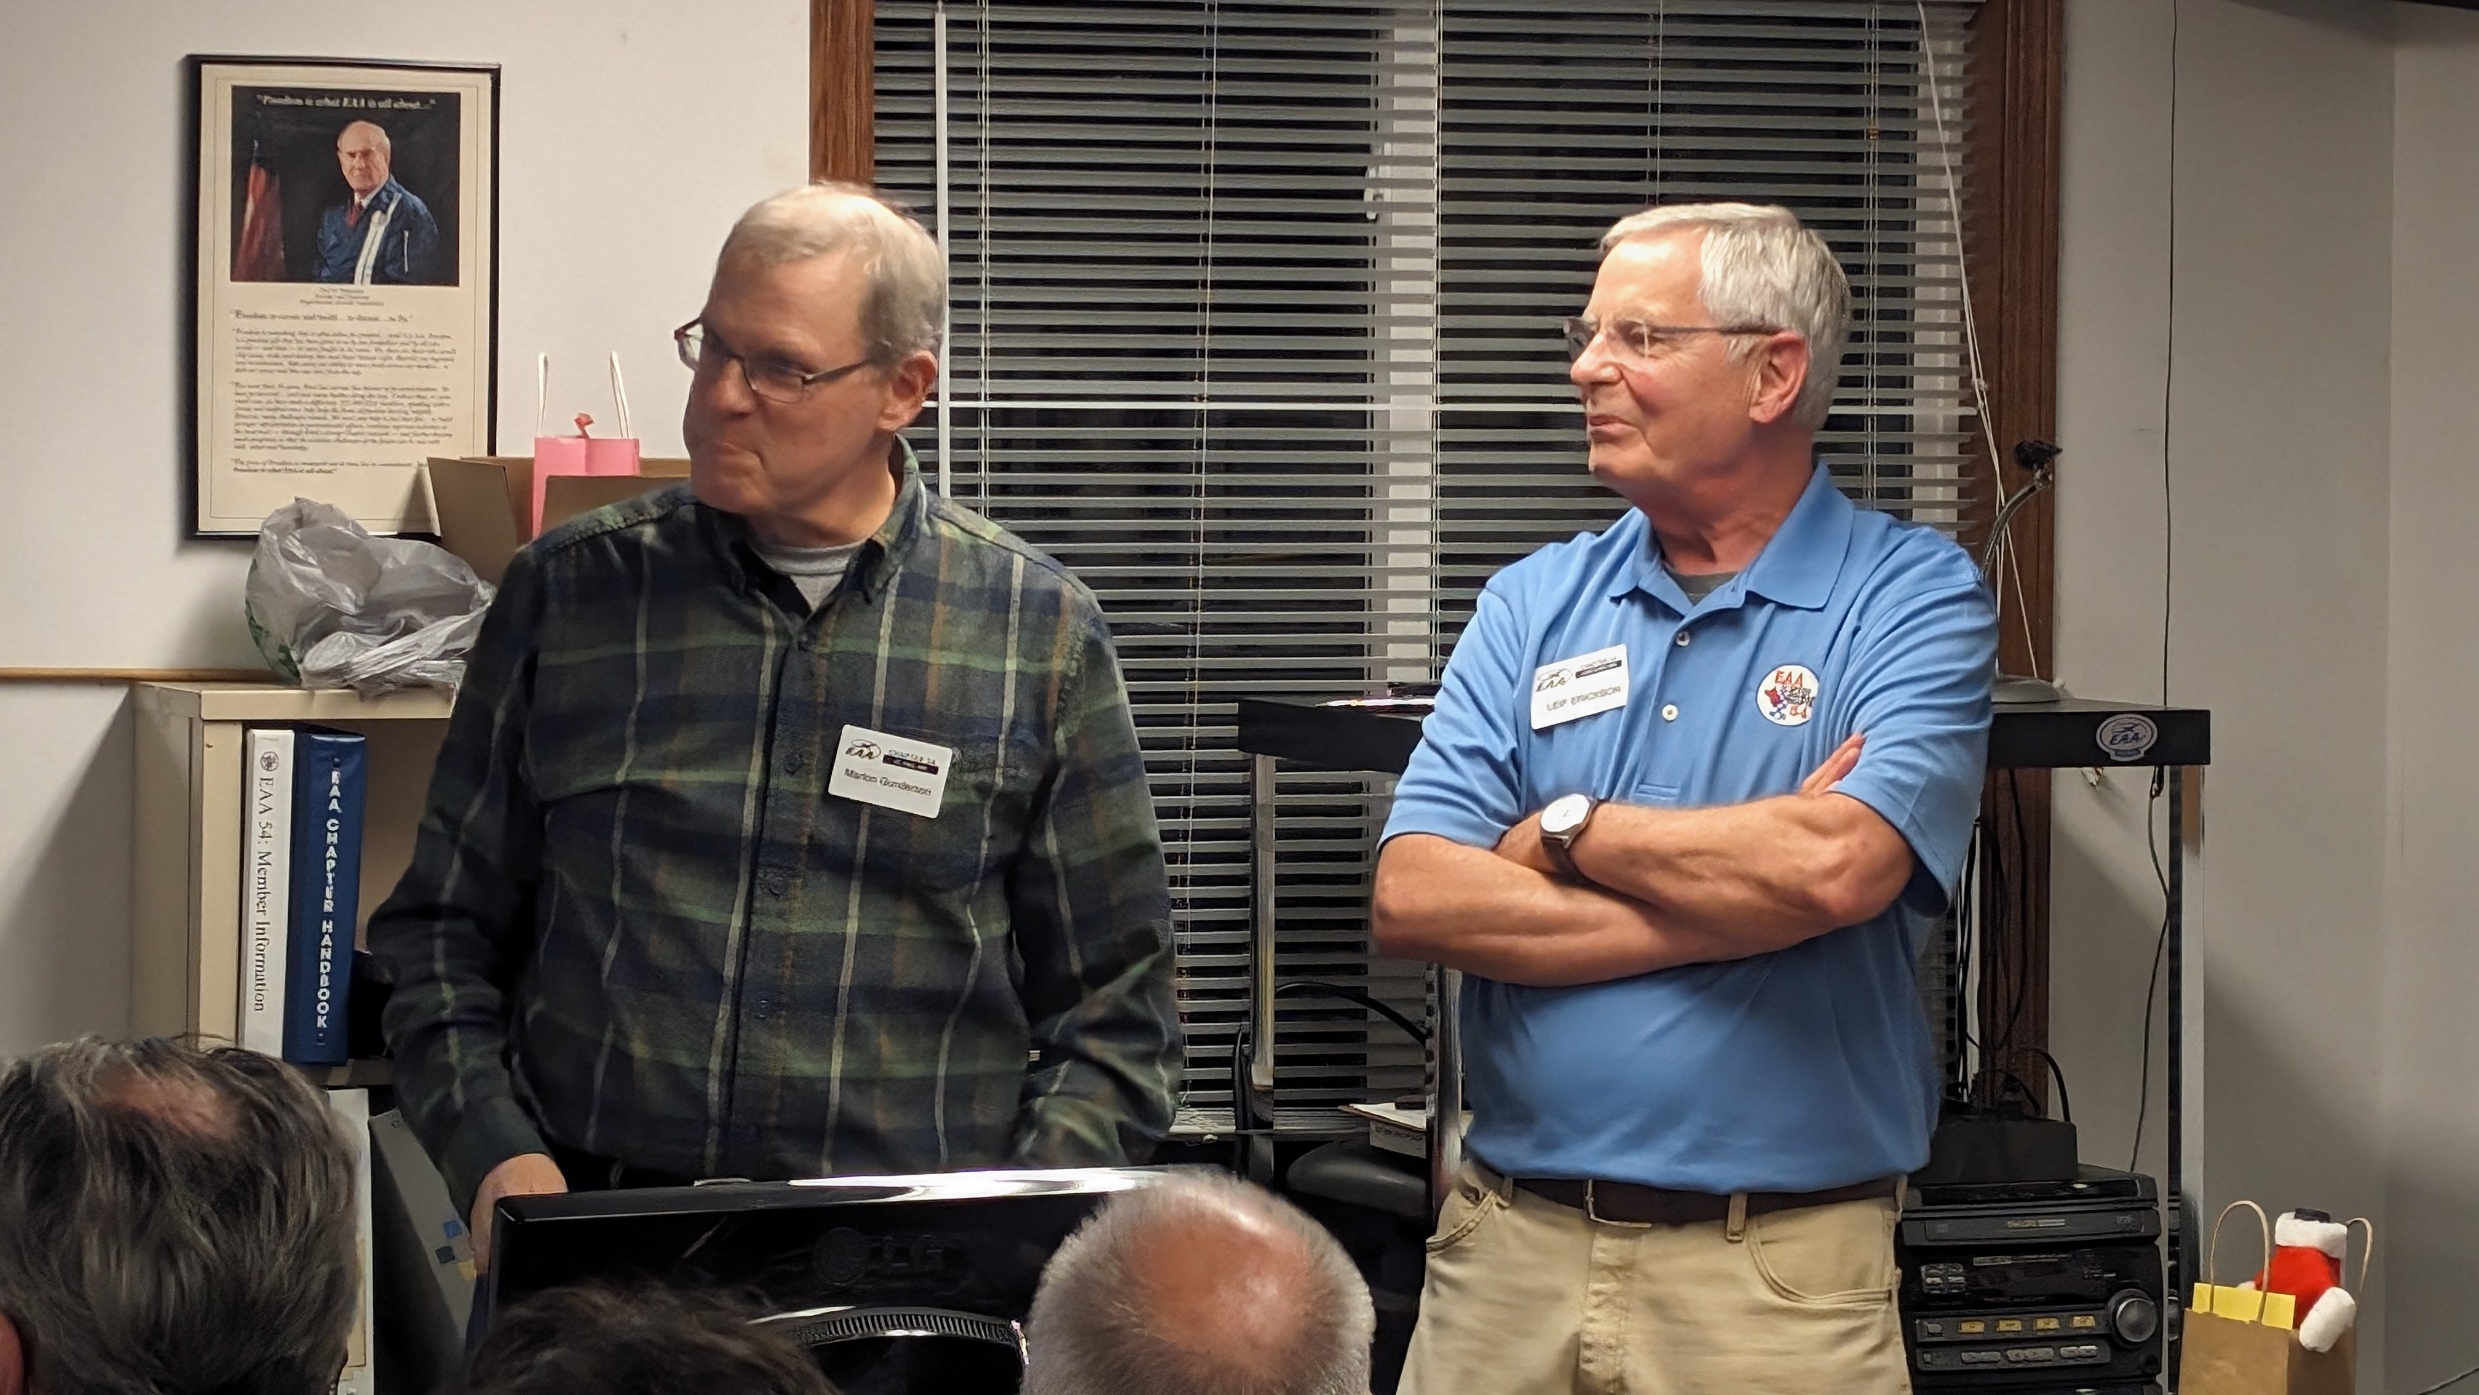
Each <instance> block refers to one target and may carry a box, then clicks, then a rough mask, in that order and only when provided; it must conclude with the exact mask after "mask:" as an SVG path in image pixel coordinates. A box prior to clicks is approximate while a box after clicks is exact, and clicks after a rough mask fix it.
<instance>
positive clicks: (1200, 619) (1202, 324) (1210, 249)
mask: <svg viewBox="0 0 2479 1395" xmlns="http://www.w3.org/2000/svg"><path fill="white" fill-rule="evenodd" d="M1221 78H1222V7H1221V6H1220V5H1219V4H1218V3H1214V0H1208V3H1207V4H1206V6H1205V121H1204V130H1203V132H1202V136H1203V145H1202V148H1201V149H1200V152H1199V153H1200V155H1201V157H1202V159H1201V162H1200V165H1199V168H1198V174H1199V175H1200V176H1201V177H1202V178H1203V180H1204V182H1205V240H1204V246H1203V248H1202V249H1201V253H1202V254H1201V256H1200V258H1199V266H1198V271H1197V280H1198V296H1199V305H1198V310H1197V388H1196V400H1197V415H1196V492H1195V493H1194V494H1193V495H1192V496H1191V498H1192V500H1193V504H1192V509H1191V513H1190V517H1191V519H1192V521H1193V523H1194V528H1195V531H1194V532H1193V533H1192V534H1191V535H1190V536H1191V537H1192V538H1193V539H1194V545H1193V546H1192V547H1191V549H1190V551H1189V553H1188V604H1189V605H1190V606H1191V607H1192V609H1191V610H1190V611H1189V614H1188V682H1187V685H1186V686H1187V690H1188V711H1189V713H1190V714H1191V718H1190V721H1189V723H1188V729H1187V732H1186V735H1185V737H1184V738H1183V740H1182V742H1181V745H1182V747H1183V748H1184V749H1185V751H1186V754H1187V780H1186V782H1185V784H1186V796H1185V803H1184V807H1185V809H1186V811H1187V813H1188V815H1189V818H1190V822H1188V824H1187V832H1186V833H1185V834H1184V835H1183V836H1184V838H1185V840H1186V842H1187V847H1186V848H1185V849H1183V851H1184V852H1185V853H1186V854H1187V855H1188V857H1189V858H1190V859H1191V861H1190V867H1191V869H1192V874H1193V868H1194V865H1195V864H1194V861H1193V859H1194V857H1195V855H1196V825H1195V823H1194V822H1193V819H1194V817H1195V814H1196V809H1197V767H1198V766H1199V765H1200V764H1202V763H1203V762H1204V758H1205V750H1204V745H1205V743H1204V729H1203V726H1202V724H1201V723H1199V722H1198V721H1196V720H1195V718H1194V715H1193V714H1195V713H1196V712H1197V711H1198V709H1199V708H1200V707H1201V706H1202V705H1203V704H1204V701H1205V492H1206V491H1205V469H1206V465H1207V462H1208V460H1209V459H1210V451H1211V447H1210V444H1209V441H1208V439H1207V438H1208V436H1209V434H1210V433H1211V431H1212V428H1213V414H1212V412H1211V410H1210V409H1211V407H1212V405H1213V400H1214V391H1213V385H1214V213H1215V208H1214V195H1215V192H1216V180H1215V178H1214V175H1215V160H1216V158H1217V152H1216V142H1215V137H1216V136H1217V135H1218V134H1219V131H1220V128H1219V126H1218V125H1217V123H1218V122H1219V121H1220V119H1221V115H1222V84H1221ZM1273 783H1274V789H1273V791H1272V797H1273V800H1274V803H1275V804H1276V806H1278V807H1279V805H1280V803H1281V796H1282V778H1281V776H1279V775H1276V776H1275V777H1274V782H1273ZM1250 856H1251V859H1252V861H1253V858H1254V853H1253V852H1252V853H1251V854H1250ZM1277 860H1278V861H1279V858H1277ZM1263 870H1264V871H1265V874H1266V875H1269V876H1270V875H1272V870H1271V869H1263ZM1274 920H1275V925H1274V929H1275V930H1276V931H1277V932H1279V930H1280V927H1281V924H1282V917H1281V915H1280V914H1279V913H1278V914H1277V915H1276V916H1275V917H1274ZM1254 928H1255V927H1254V926H1251V927H1250V929H1252V930H1253V929H1254ZM1250 938H1251V941H1252V943H1253V941H1254V938H1255V937H1254V936H1251V937H1250ZM1275 958H1276V959H1277V960H1278V961H1279V960H1280V958H1281V955H1280V954H1279V953H1277V954H1276V956H1275ZM1250 968H1251V970H1252V971H1253V970H1254V968H1255V966H1254V965H1251V966H1250ZM1267 1020H1268V1021H1269V1022H1271V1021H1274V1020H1275V1018H1274V1017H1272V1016H1269V1017H1268V1019H1267ZM1273 1049H1274V1043H1272V1042H1268V1043H1266V1050H1267V1051H1269V1052H1271V1051H1272V1050H1273ZM1245 1083H1246V1082H1245V1081H1244V1080H1243V1081H1240V1082H1238V1084H1240V1085H1245ZM1275 1087H1276V1088H1277V1089H1279V1088H1280V1087H1281V1082H1280V1081H1276V1082H1275ZM1269 1104H1270V1101H1269ZM1245 1108H1247V1098H1246V1096H1245V1094H1243V1093H1234V1094H1233V1095H1232V1096H1231V1109H1232V1117H1233V1119H1234V1120H1235V1121H1236V1120H1237V1119H1238V1118H1239V1117H1240V1111H1241V1110H1243V1109H1245Z"/></svg>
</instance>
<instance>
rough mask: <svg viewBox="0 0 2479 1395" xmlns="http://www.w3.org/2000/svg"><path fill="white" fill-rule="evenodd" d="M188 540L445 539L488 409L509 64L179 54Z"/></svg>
mask: <svg viewBox="0 0 2479 1395" xmlns="http://www.w3.org/2000/svg"><path fill="white" fill-rule="evenodd" d="M188 66H189V77H190V118H191V122H192V130H193V132H194V139H193V141H192V152H191V154H192V159H191V167H190V178H191V180H192V182H193V184H194V196H193V197H192V199H191V200H190V206H191V221H190V230H191V242H192V246H191V255H190V258H189V263H188V264H189V267H190V280H191V285H190V294H189V299H188V309H189V313H190V316H191V326H190V331H191V332H190V335H189V356H190V374H189V391H190V393H191V394H192V401H191V404H190V413H189V416H190V456H191V471H190V478H191V492H192V495H193V510H192V521H191V534H192V536H197V537H246V536H251V535H254V534H256V533H257V531H258V526H259V523H260V522H261V521H262V520H264V519H265V518H266V516H267V515H268V514H270V513H272V512H274V511H275V510H276V509H278V508H280V507H282V506H283V505H285V504H288V503H291V502H292V501H293V500H294V499H295V498H307V499H316V500H319V501H320V502H322V503H328V504H333V505H335V506H337V507H338V508H341V509H343V510H344V511H345V512H346V513H349V514H351V515H352V516H353V517H354V518H355V519H357V520H359V521H360V523H361V525H362V526H363V527H365V528H368V529H369V530H370V531H371V532H373V533H427V532H432V531H435V527H434V524H433V522H432V520H431V512H430V503H429V500H428V498H427V497H426V496H425V493H424V490H423V487H422V471H421V466H422V462H423V461H425V460H427V459H429V458H430V457H431V456H434V455H449V456H455V455H488V454H489V453H490V450H491V439H492V428H493V425H494V422H495V418H496V416H497V411H498V401H497V377H498V375H497V373H496V371H495V368H496V364H497V360H498V345H497V340H498V316H499V286H498V262H499V257H498V252H499V69H498V67H497V66H495V65H494V66H460V65H451V64H438V63H396V62H386V61H365V60H351V59H328V58H231V57H209V56H192V57H191V58H190V59H189V63H188Z"/></svg>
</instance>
